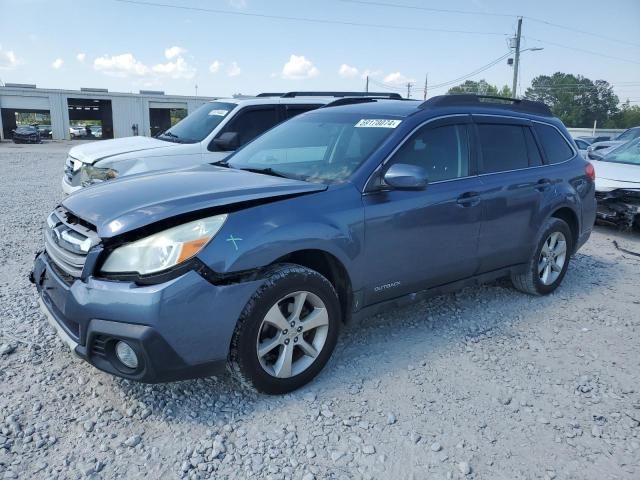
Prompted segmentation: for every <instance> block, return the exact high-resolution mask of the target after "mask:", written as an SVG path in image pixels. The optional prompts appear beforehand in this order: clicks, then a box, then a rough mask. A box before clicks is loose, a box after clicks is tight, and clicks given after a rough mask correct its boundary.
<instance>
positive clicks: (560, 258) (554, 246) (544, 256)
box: [538, 232, 567, 285]
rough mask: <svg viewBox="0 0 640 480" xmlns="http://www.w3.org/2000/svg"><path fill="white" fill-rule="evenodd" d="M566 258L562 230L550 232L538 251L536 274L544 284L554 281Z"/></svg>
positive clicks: (565, 240)
mask: <svg viewBox="0 0 640 480" xmlns="http://www.w3.org/2000/svg"><path fill="white" fill-rule="evenodd" d="M566 260H567V239H566V238H565V236H564V234H563V233H562V232H553V233H551V234H550V235H549V236H548V237H547V239H546V240H545V242H544V244H543V245H542V250H541V251H540V258H539V259H538V275H539V277H540V281H541V282H542V283H543V284H544V285H551V284H552V283H553V282H555V281H556V280H557V279H558V277H559V276H560V273H561V272H562V268H563V267H564V264H565V262H566Z"/></svg>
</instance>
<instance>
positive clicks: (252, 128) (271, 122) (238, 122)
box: [211, 105, 278, 149]
mask: <svg viewBox="0 0 640 480" xmlns="http://www.w3.org/2000/svg"><path fill="white" fill-rule="evenodd" d="M277 123H278V117H277V112H276V107H275V105H274V106H269V107H265V108H249V109H247V110H245V111H240V112H238V114H237V115H236V117H234V118H232V119H231V120H229V123H228V124H227V125H226V126H225V127H224V128H223V129H222V131H221V132H220V133H219V134H218V136H220V135H221V134H222V133H225V132H236V133H237V134H238V141H239V143H240V146H243V145H245V144H247V143H249V142H250V141H251V140H253V139H254V138H256V137H257V136H259V135H262V134H263V133H264V132H266V131H267V130H269V129H270V128H271V127H273V126H275V125H276V124H277ZM211 148H213V149H216V146H215V143H213V142H212V143H211Z"/></svg>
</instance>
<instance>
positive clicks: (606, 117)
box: [447, 72, 640, 128]
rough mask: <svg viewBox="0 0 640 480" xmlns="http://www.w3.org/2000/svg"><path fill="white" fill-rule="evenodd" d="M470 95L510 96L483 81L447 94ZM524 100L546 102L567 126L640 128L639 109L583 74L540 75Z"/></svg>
mask: <svg viewBox="0 0 640 480" xmlns="http://www.w3.org/2000/svg"><path fill="white" fill-rule="evenodd" d="M460 93H473V94H478V95H493V96H500V97H512V92H511V89H510V88H509V87H508V86H507V85H505V86H503V87H502V88H498V87H497V86H495V85H491V84H490V83H488V82H487V81H486V80H480V81H478V82H476V81H473V80H467V81H465V82H464V83H462V84H460V85H458V86H456V87H453V88H451V89H449V91H448V92H447V94H460ZM524 98H526V99H528V100H536V101H540V102H544V103H546V104H547V105H548V106H549V107H550V108H551V111H552V112H553V114H554V115H555V116H557V117H558V118H560V120H562V122H563V123H564V124H565V125H566V126H567V127H573V128H580V127H583V128H590V127H593V122H594V121H597V122H598V127H599V128H630V127H636V126H638V125H640V106H638V105H631V103H630V102H629V100H628V99H627V100H626V101H624V102H622V103H621V102H620V99H619V98H618V96H617V95H616V94H615V93H614V91H613V87H612V86H611V84H609V82H607V81H605V80H595V81H594V80H591V79H589V78H586V77H583V76H582V75H573V74H570V73H562V72H556V73H554V74H553V75H550V76H549V75H539V76H537V77H536V78H534V79H533V80H532V81H531V86H530V87H529V88H527V90H526V91H525V93H524Z"/></svg>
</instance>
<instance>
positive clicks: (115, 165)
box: [62, 92, 400, 194]
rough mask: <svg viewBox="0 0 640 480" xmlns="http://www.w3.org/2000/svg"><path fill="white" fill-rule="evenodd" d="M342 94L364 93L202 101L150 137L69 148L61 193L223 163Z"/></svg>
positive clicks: (261, 96) (265, 96)
mask: <svg viewBox="0 0 640 480" xmlns="http://www.w3.org/2000/svg"><path fill="white" fill-rule="evenodd" d="M345 95H349V96H354V95H359V96H362V95H363V93H362V92H290V93H287V94H280V93H274V94H262V95H259V96H257V97H243V98H230V99H221V100H215V101H213V102H207V103H205V104H204V105H202V106H201V107H200V108H198V109H197V110H195V111H194V112H193V113H191V114H190V115H189V116H187V117H186V118H184V119H183V120H182V121H180V122H178V123H177V124H176V125H174V126H173V127H171V128H170V129H168V130H167V131H166V132H163V133H162V134H160V135H158V136H157V137H155V138H149V137H128V138H119V139H115V140H106V141H104V142H99V143H93V144H85V145H79V146H77V147H74V148H72V149H71V150H70V151H69V156H68V157H67V161H66V163H65V171H64V175H63V177H62V190H63V191H64V193H66V194H70V193H72V192H75V191H77V190H79V189H81V188H82V187H85V186H88V185H91V184H94V183H99V182H103V181H105V180H111V179H113V178H115V177H123V176H126V175H132V174H136V173H144V172H149V171H153V170H162V169H167V168H180V167H185V166H189V165H197V164H201V163H210V162H215V161H218V160H222V159H223V158H225V157H226V156H228V155H229V154H230V153H232V152H233V151H234V150H236V149H237V148H238V147H241V146H242V145H244V144H246V143H248V142H249V141H251V140H253V139H254V138H255V137H257V136H258V135H260V134H261V133H264V132H265V131H267V130H269V129H270V128H271V127H273V126H274V125H276V124H278V123H280V122H282V121H284V120H287V119H289V118H292V117H295V116H296V115H298V114H300V113H303V112H307V111H309V110H313V109H315V108H318V107H320V106H322V105H325V104H327V103H329V102H331V101H333V100H335V97H337V96H340V97H344V96H345ZM368 95H371V96H392V97H394V98H395V97H397V98H400V96H399V95H398V94H385V93H370V94H368Z"/></svg>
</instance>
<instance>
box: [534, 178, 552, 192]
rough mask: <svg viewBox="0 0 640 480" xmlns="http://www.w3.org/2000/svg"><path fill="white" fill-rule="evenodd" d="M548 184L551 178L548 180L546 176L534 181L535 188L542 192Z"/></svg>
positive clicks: (549, 184)
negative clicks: (536, 181)
mask: <svg viewBox="0 0 640 480" xmlns="http://www.w3.org/2000/svg"><path fill="white" fill-rule="evenodd" d="M550 186H551V180H549V179H548V178H541V179H540V180H538V183H536V190H538V191H539V192H542V191H544V190H547V189H548V188H549V187H550Z"/></svg>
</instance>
